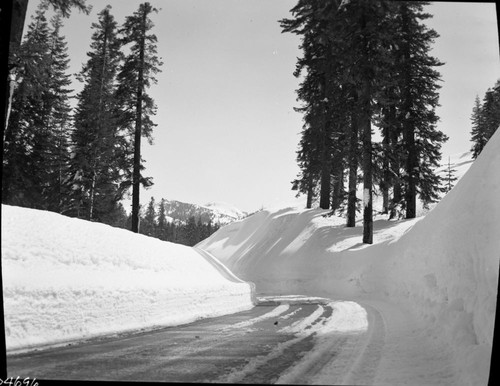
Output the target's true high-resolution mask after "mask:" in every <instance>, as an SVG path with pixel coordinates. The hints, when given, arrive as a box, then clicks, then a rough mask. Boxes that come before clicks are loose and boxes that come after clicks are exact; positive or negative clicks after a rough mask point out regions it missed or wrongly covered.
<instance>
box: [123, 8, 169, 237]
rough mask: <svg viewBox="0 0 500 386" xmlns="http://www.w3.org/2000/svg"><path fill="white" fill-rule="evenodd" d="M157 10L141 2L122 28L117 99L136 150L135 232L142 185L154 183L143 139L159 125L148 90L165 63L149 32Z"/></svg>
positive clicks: (133, 174) (132, 177)
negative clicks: (146, 173)
mask: <svg viewBox="0 0 500 386" xmlns="http://www.w3.org/2000/svg"><path fill="white" fill-rule="evenodd" d="M156 12H158V10H157V9H156V8H153V7H152V6H151V4H150V3H148V2H146V3H143V4H140V5H139V9H138V10H137V11H136V12H134V14H133V15H131V16H128V17H127V18H126V20H125V23H124V24H123V26H122V28H121V29H120V34H121V42H122V44H123V45H124V46H127V47H128V49H129V54H128V55H127V56H126V57H125V59H124V62H123V64H122V65H121V67H120V70H119V73H118V83H119V85H118V89H117V92H116V98H117V101H118V103H119V106H120V122H119V125H120V127H121V129H122V130H124V132H126V133H127V134H128V135H129V137H130V143H131V144H132V147H133V149H134V151H133V160H132V161H133V162H132V164H131V165H130V167H129V174H128V180H129V184H130V185H132V231H133V232H138V230H139V192H140V185H143V186H145V187H148V186H151V185H152V180H151V178H150V177H143V176H142V174H141V171H142V170H143V169H144V166H143V160H142V158H141V138H142V137H143V136H144V137H146V138H147V139H148V141H149V142H150V143H152V131H153V128H154V126H156V124H154V123H153V121H152V120H151V117H152V116H153V115H155V114H156V105H155V103H154V101H153V99H152V98H151V97H150V96H149V95H148V94H147V92H146V90H147V89H148V88H149V87H150V86H151V84H152V83H156V78H155V74H157V73H158V72H160V66H161V65H162V64H163V63H162V62H161V60H160V59H159V58H158V56H157V49H156V43H157V38H156V36H155V35H154V34H152V33H151V32H150V31H151V29H152V28H153V27H154V24H153V23H152V21H151V19H150V15H151V14H152V13H156Z"/></svg>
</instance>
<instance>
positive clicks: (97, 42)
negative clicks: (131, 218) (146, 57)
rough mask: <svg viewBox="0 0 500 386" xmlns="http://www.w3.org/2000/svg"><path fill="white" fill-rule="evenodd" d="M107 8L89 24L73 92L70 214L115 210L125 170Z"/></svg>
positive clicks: (102, 214)
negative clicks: (86, 47) (85, 57)
mask: <svg viewBox="0 0 500 386" xmlns="http://www.w3.org/2000/svg"><path fill="white" fill-rule="evenodd" d="M110 9H111V7H109V6H108V7H106V8H105V9H103V10H102V11H101V12H100V13H99V15H98V16H99V20H98V22H97V23H93V24H92V29H93V30H94V33H93V35H92V43H91V46H90V47H91V51H90V52H89V53H88V54H87V55H88V57H89V59H88V61H87V63H86V64H85V65H84V66H83V68H82V71H81V72H80V73H79V74H78V79H79V80H80V81H81V82H83V83H84V87H83V89H82V91H81V92H80V93H79V94H78V95H77V101H78V103H77V107H76V111H75V117H74V130H73V133H72V160H71V176H70V178H71V184H72V192H73V194H72V206H71V212H70V214H71V215H74V216H78V217H81V218H86V219H88V220H93V221H101V222H106V223H109V219H108V217H109V216H112V214H113V212H114V211H116V210H120V209H119V207H118V203H119V201H120V200H121V199H122V198H123V195H124V193H125V191H126V188H127V187H128V186H127V185H126V183H125V174H126V171H127V166H128V164H127V159H128V158H127V157H129V154H130V150H129V145H128V143H127V138H126V137H125V136H124V135H123V133H122V132H121V131H120V128H119V126H118V121H119V118H120V116H119V108H120V106H119V105H118V104H117V101H116V98H115V94H116V74H117V70H118V67H119V65H120V64H121V62H122V61H123V54H122V53H121V51H120V48H121V43H120V41H119V39H118V37H117V23H116V22H115V20H114V17H113V16H112V15H111V13H110Z"/></svg>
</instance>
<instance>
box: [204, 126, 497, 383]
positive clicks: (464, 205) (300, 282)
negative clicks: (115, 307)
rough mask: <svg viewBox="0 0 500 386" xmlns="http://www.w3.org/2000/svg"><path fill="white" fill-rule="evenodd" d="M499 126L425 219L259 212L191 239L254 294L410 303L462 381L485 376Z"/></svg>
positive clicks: (493, 286) (492, 300) (492, 299)
mask: <svg viewBox="0 0 500 386" xmlns="http://www.w3.org/2000/svg"><path fill="white" fill-rule="evenodd" d="M499 170H500V130H498V131H497V133H496V134H495V135H494V136H493V137H492V138H491V139H490V141H489V143H488V144H487V146H486V147H485V149H484V150H483V152H482V153H481V155H480V156H479V157H478V159H477V160H476V161H475V162H474V163H473V165H472V166H471V167H470V169H469V170H468V172H467V173H466V174H465V175H464V176H463V177H462V178H461V179H460V181H459V182H458V183H457V185H456V186H455V187H454V188H453V189H452V190H451V191H450V192H449V193H448V194H447V195H446V196H445V197H444V198H443V199H442V200H441V201H440V203H439V204H438V205H437V206H436V207H435V208H434V209H433V210H431V211H430V212H429V213H428V214H427V215H426V216H425V217H423V218H417V219H413V220H406V221H394V222H389V221H385V220H379V221H375V223H374V229H375V231H374V244H373V245H371V246H367V245H363V244H361V233H362V227H361V226H357V227H356V228H346V227H345V226H344V221H345V220H343V219H340V218H335V217H330V218H324V217H322V215H323V214H324V213H326V212H327V211H321V210H297V209H291V208H289V209H282V210H276V211H262V212H259V213H256V214H254V215H253V216H251V217H249V218H247V219H245V220H243V221H239V222H237V223H233V224H230V225H228V226H226V227H224V228H222V229H220V230H219V231H218V232H216V233H215V234H214V235H212V236H211V237H210V238H209V239H207V240H204V241H203V242H201V243H200V244H198V247H200V248H202V249H205V250H207V251H209V252H211V253H212V254H214V255H215V256H216V257H218V258H219V259H220V260H221V261H222V262H224V263H225V264H226V265H227V266H228V267H229V268H230V269H231V270H233V272H234V273H235V274H236V275H238V276H239V277H241V278H242V279H245V280H251V281H253V282H254V283H255V284H256V289H257V292H258V293H259V292H260V293H282V294H297V293H300V294H307V295H313V296H314V295H315V296H330V297H333V298H334V299H339V298H344V299H356V298H360V297H374V298H382V299H386V300H389V301H392V302H396V303H401V304H404V305H406V306H410V307H411V308H412V309H413V310H414V311H415V313H416V314H417V315H419V317H420V318H421V320H422V321H423V322H424V323H425V325H426V326H428V328H429V331H430V333H431V334H433V335H434V337H435V338H436V339H444V340H443V341H444V342H446V343H447V344H449V345H450V346H451V348H452V351H453V353H454V356H455V361H456V365H457V366H456V368H457V369H458V371H459V372H460V374H459V376H460V379H461V380H463V382H464V384H486V383H487V379H488V373H489V367H490V358H491V349H492V340H493V330H494V323H495V309H496V299H497V289H498V274H499V261H500V205H499V202H498V200H499V198H500V173H499ZM358 224H359V223H358Z"/></svg>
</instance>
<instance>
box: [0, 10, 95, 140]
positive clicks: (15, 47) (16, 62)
mask: <svg viewBox="0 0 500 386" xmlns="http://www.w3.org/2000/svg"><path fill="white" fill-rule="evenodd" d="M12 3H13V4H12V9H11V11H12V12H11V15H10V16H11V19H10V41H9V66H8V67H9V81H8V83H9V86H8V87H7V88H6V101H7V103H6V104H5V110H4V116H5V117H4V120H3V121H4V122H5V131H4V141H5V140H6V136H5V135H6V132H7V128H8V126H9V121H10V118H9V116H10V112H11V107H12V102H13V96H14V95H13V94H14V90H15V89H16V87H17V83H19V82H20V80H19V78H20V77H22V76H23V74H22V73H23V71H24V69H23V67H24V64H23V60H22V59H21V58H20V56H19V47H20V45H21V40H22V39H21V38H22V35H23V29H24V21H25V18H26V11H27V9H28V0H16V1H13V2H12ZM48 5H51V6H52V7H53V8H54V10H56V11H58V12H60V14H61V15H62V16H63V17H69V15H70V13H71V9H72V8H77V9H79V10H80V11H82V12H84V13H86V14H87V15H88V14H89V12H90V9H91V7H90V6H87V5H86V0H44V1H43V2H42V3H41V4H40V7H43V8H44V9H47V7H48ZM8 10H9V7H5V8H3V7H2V12H0V14H1V16H0V18H1V20H2V21H3V22H5V21H6V20H5V19H4V15H5V14H6V13H7V12H6V11H8ZM7 14H8V13H7ZM7 20H9V19H8V16H7ZM20 59H21V60H20Z"/></svg>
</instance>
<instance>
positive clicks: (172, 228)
mask: <svg viewBox="0 0 500 386" xmlns="http://www.w3.org/2000/svg"><path fill="white" fill-rule="evenodd" d="M219 228H220V224H219V223H215V224H213V223H212V222H211V221H208V222H202V221H201V219H200V217H198V218H196V217H195V216H190V217H189V218H188V220H187V221H186V222H185V223H183V222H181V221H176V220H170V221H169V219H167V216H166V212H165V199H161V201H160V203H159V204H158V205H156V203H155V199H154V198H153V197H151V200H150V201H149V204H148V206H147V208H146V210H145V212H144V215H143V216H142V217H141V221H140V227H139V233H142V234H145V235H147V236H151V237H156V238H158V239H160V240H163V241H170V242H173V243H178V244H184V245H188V246H194V245H196V244H198V243H199V242H200V241H202V240H204V239H206V238H207V237H209V236H210V235H211V234H212V233H214V232H216V231H217V230H218V229H219Z"/></svg>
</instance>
